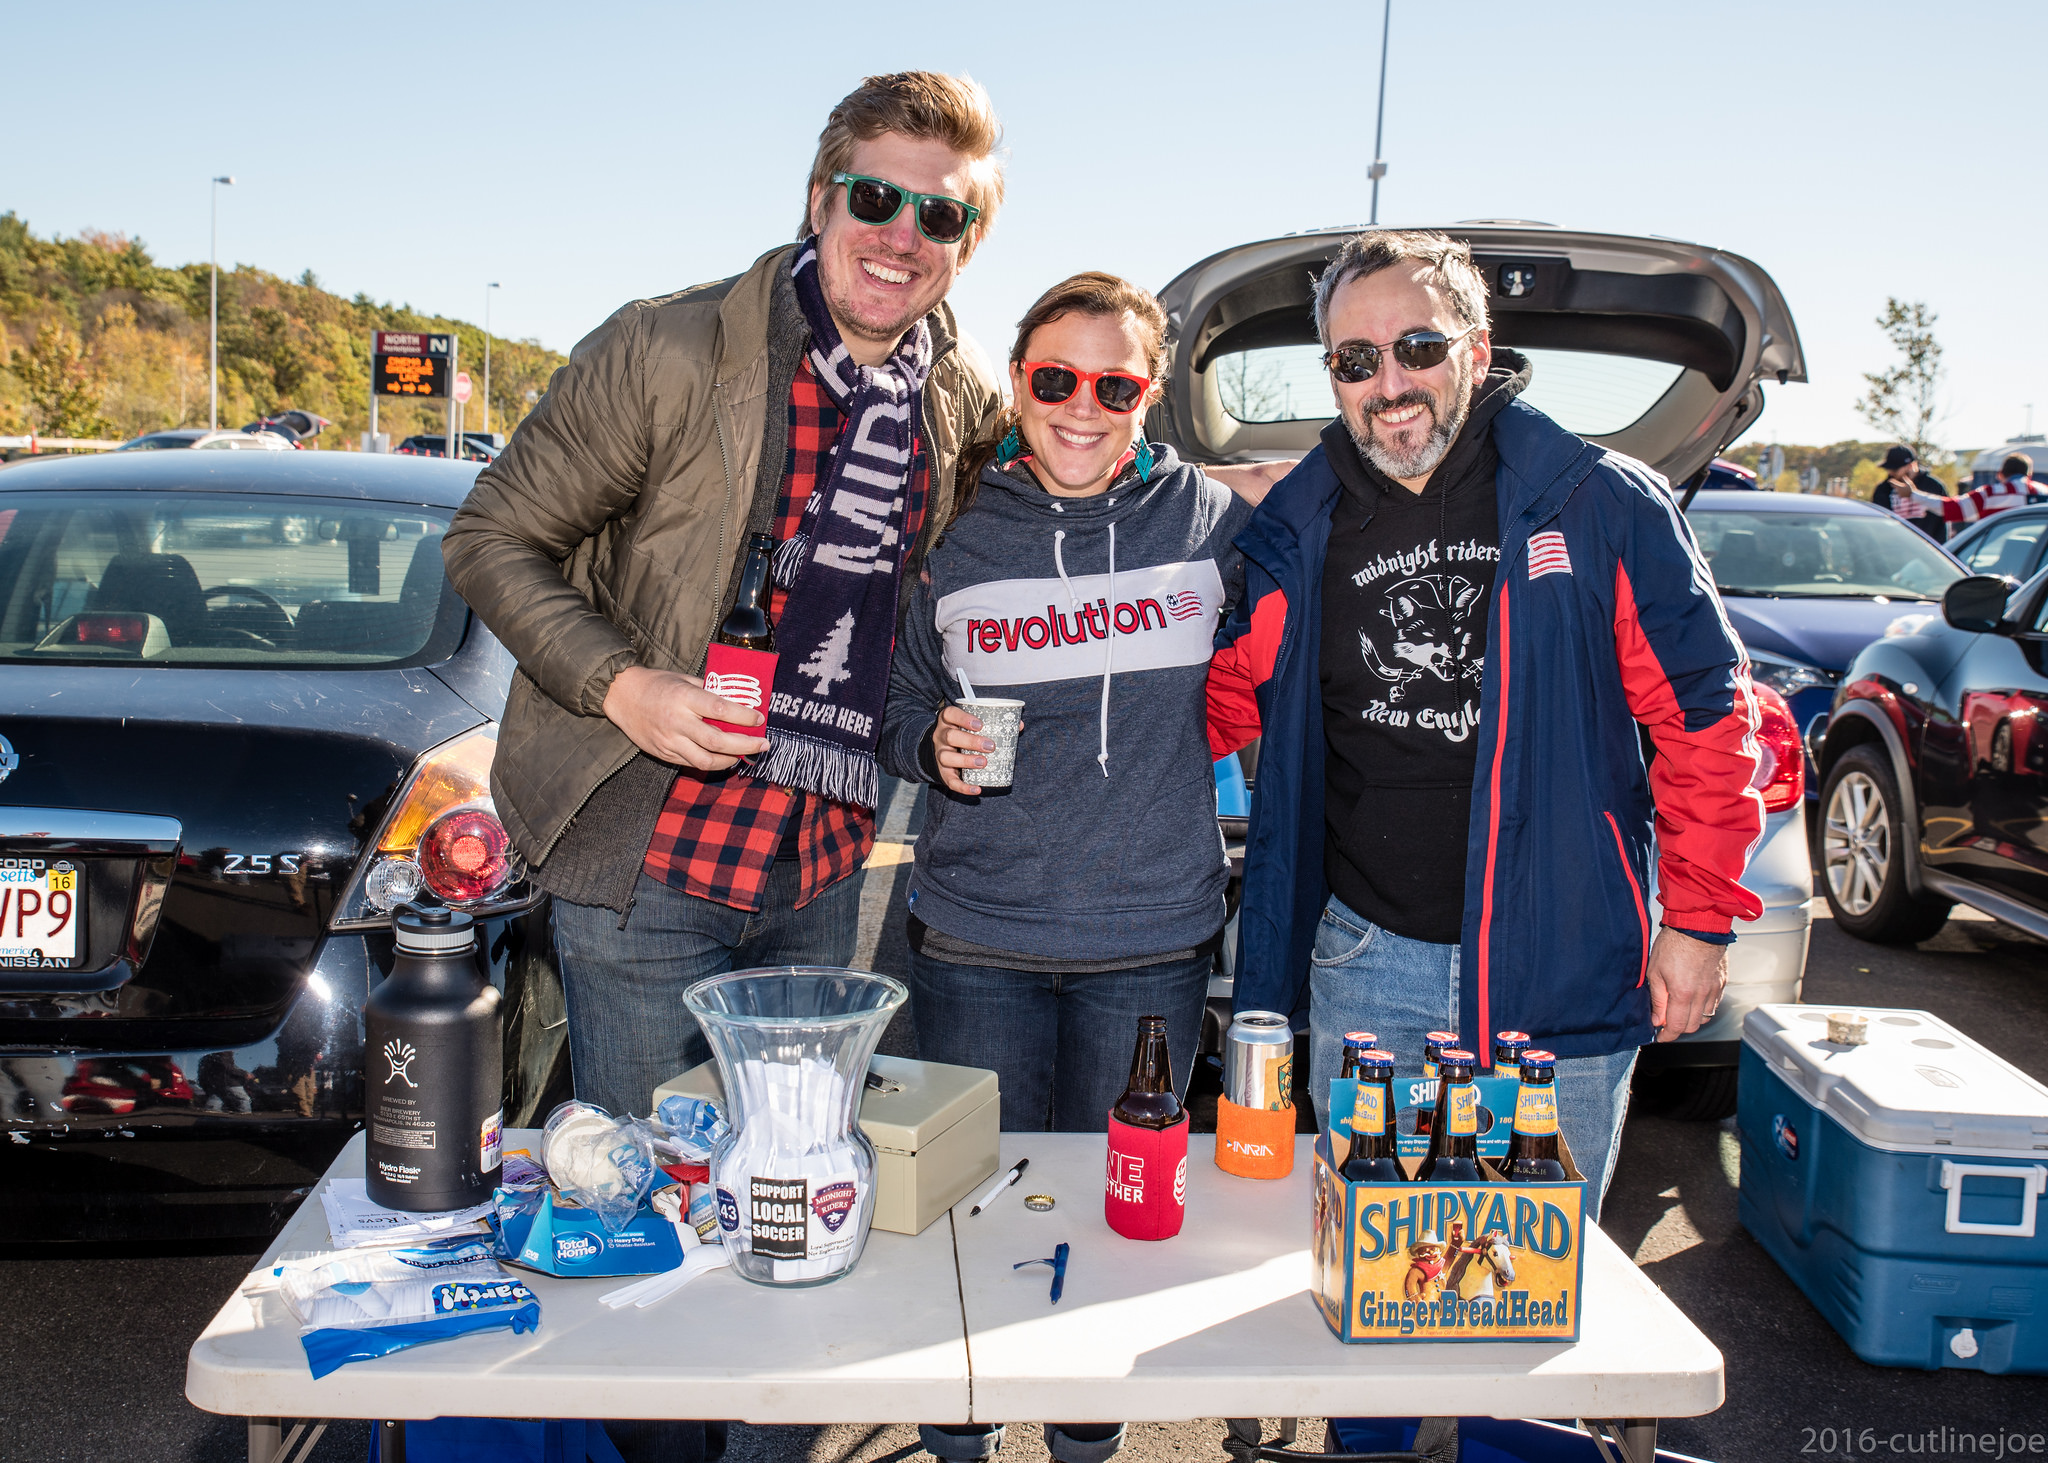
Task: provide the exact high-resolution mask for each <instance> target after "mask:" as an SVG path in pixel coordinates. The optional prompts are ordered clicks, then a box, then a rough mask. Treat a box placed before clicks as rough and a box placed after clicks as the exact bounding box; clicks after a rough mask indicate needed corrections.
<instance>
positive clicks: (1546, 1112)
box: [1515, 1087, 1557, 1138]
mask: <svg viewBox="0 0 2048 1463" xmlns="http://www.w3.org/2000/svg"><path fill="white" fill-rule="evenodd" d="M1515 1131H1516V1132H1517V1133H1527V1134H1528V1135H1529V1136H1530V1137H1532V1138H1539V1137H1544V1136H1546V1135H1548V1134H1551V1133H1555V1132H1556V1131H1557V1089H1556V1088H1554V1087H1524V1088H1523V1089H1522V1090H1521V1091H1520V1092H1519V1093H1517V1094H1516V1095H1515Z"/></svg>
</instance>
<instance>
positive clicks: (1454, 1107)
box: [1444, 1082, 1479, 1138]
mask: <svg viewBox="0 0 2048 1463" xmlns="http://www.w3.org/2000/svg"><path fill="white" fill-rule="evenodd" d="M1444 1131H1445V1132H1447V1133H1453V1134H1456V1135H1457V1136H1458V1137H1461V1138H1463V1137H1468V1136H1469V1137H1477V1136H1478V1134H1479V1089H1478V1088H1477V1087H1474V1086H1473V1085H1472V1084H1471V1083H1469V1082H1461V1083H1459V1084H1458V1085H1457V1086H1455V1087H1452V1088H1451V1089H1450V1117H1449V1119H1448V1120H1447V1125H1446V1126H1445V1128H1444Z"/></svg>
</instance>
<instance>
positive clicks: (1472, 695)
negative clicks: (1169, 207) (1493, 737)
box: [1321, 351, 1529, 945]
mask: <svg viewBox="0 0 2048 1463" xmlns="http://www.w3.org/2000/svg"><path fill="white" fill-rule="evenodd" d="M1494 360H1495V369H1494V370H1493V371H1492V372H1491V373H1490V374H1489V375H1488V376H1487V378H1486V380H1485V381H1484V382H1483V383H1481V385H1480V386H1479V388H1478V389H1477V390H1476V391H1475V392H1474V395H1473V401H1472V410H1471V414H1470V416H1469V417H1468V419H1467V421H1466V423H1465V427H1464V429H1463V430H1462V431H1461V432H1459V434H1458V438H1457V440H1456V441H1455V442H1453V443H1452V444H1451V450H1450V451H1449V452H1448V453H1447V454H1445V457H1444V460H1443V462H1442V463H1441V464H1439V465H1438V467H1437V470H1436V471H1435V472H1434V473H1433V474H1431V475H1430V479H1429V483H1428V485H1427V486H1426V487H1425V488H1424V489H1423V491H1422V492H1420V493H1412V492H1410V491H1409V490H1408V489H1406V488H1404V487H1402V486H1401V485H1400V484H1399V483H1397V482H1394V481H1392V480H1391V479H1389V478H1387V477H1385V476H1383V475H1382V474H1381V473H1380V472H1379V471H1378V470H1377V469H1376V468H1374V467H1373V466H1372V465H1371V464H1370V463H1368V462H1367V461H1365V459H1364V458H1363V457H1361V456H1360V455H1359V452H1358V449H1357V448H1356V447H1355V446H1354V445H1353V444H1352V441H1351V437H1350V435H1349V433H1348V432H1346V430H1345V428H1344V423H1343V421H1342V420H1341V419H1339V420H1337V421H1334V422H1332V423H1331V424H1330V425H1329V427H1328V428H1326V429H1325V430H1324V432H1323V450H1324V451H1325V452H1326V453H1327V454H1328V456H1329V460H1330V465H1331V467H1332V468H1333V469H1334V470H1335V471H1336V474H1337V477H1338V480H1339V481H1340V482H1341V483H1342V484H1343V485H1344V491H1343V493H1342V494H1341V495H1339V497H1338V499H1337V505H1336V507H1335V509H1333V510H1332V513H1331V523H1330V552H1329V557H1328V559H1327V560H1325V563H1324V569H1323V642H1322V660H1321V673H1322V686H1323V730H1324V735H1325V737H1326V738H1327V740H1328V745H1329V757H1328V761H1327V764H1326V773H1325V775H1326V777H1327V793H1326V796H1325V799H1324V810H1325V818H1326V821H1327V826H1328V836H1327V838H1326V840H1325V843H1324V860H1323V861H1324V865H1325V871H1326V873H1327V875H1328V878H1329V882H1330V888H1331V889H1332V890H1333V891H1334V892H1335V893H1336V895H1337V897H1338V898H1339V899H1341V900H1343V901H1344V902H1345V903H1346V904H1347V905H1349V906H1350V907H1351V908H1352V909H1354V910H1356V911H1357V912H1358V913H1359V914H1362V915H1364V916H1365V917H1366V918H1367V919H1369V920H1371V921H1372V922H1373V923H1374V924H1376V925H1379V926H1380V927H1381V928H1383V929H1388V930H1392V931H1393V932H1394V933H1395V934H1397V935H1403V936H1406V937H1407V938H1409V939H1411V940H1427V941H1430V942H1431V943H1433V944H1440V945H1453V944H1456V943H1457V942H1458V937H1459V927H1460V925H1461V924H1462V922H1463V920H1464V911H1465V850H1466V831H1467V826H1468V824H1469V822H1470V817H1471V810H1472V778H1473V767H1474V759H1475V756H1476V752H1475V747H1476V744H1477V738H1476V737H1475V735H1474V732H1475V730H1476V728H1477V726H1478V722H1479V701H1480V683H1481V677H1482V675H1483V674H1484V672H1485V667H1486V616H1487V605H1488V601H1489V600H1490V598H1491V596H1492V591H1493V578H1494V570H1495V567H1496V566H1497V564H1498V562H1499V559H1500V525H1499V509H1498V502H1497V498H1496V494H1495V489H1494V472H1495V469H1496V468H1497V467H1498V466H1499V464H1500V457H1499V454H1498V453H1497V452H1495V450H1494V446H1493V418H1494V416H1495V415H1496V414H1497V413H1498V412H1499V411H1500V409H1501V408H1502V407H1504V406H1506V405H1507V404H1508V402H1510V401H1512V400H1513V399H1514V398H1515V397H1516V396H1517V395H1518V394H1520V392H1521V390H1522V388H1523V387H1525V386H1527V385H1528V382H1529V371H1528V367H1527V366H1526V365H1525V364H1524V363H1523V362H1522V361H1521V359H1520V358H1519V357H1511V356H1510V353H1509V352H1506V351H1496V352H1495V356H1494ZM1504 360H1505V361H1507V362H1508V364H1507V365H1506V366H1505V368H1504V366H1503V362H1504Z"/></svg>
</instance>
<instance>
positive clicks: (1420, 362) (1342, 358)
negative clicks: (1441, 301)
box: [1323, 325, 1479, 386]
mask: <svg viewBox="0 0 2048 1463" xmlns="http://www.w3.org/2000/svg"><path fill="white" fill-rule="evenodd" d="M1478 328H1479V327H1478V326H1476V325H1468V326H1466V327H1465V328H1464V329H1463V330H1461V331H1459V332H1458V333H1457V334H1456V335H1445V334H1444V333H1443V332H1442V331H1441V330H1411V331H1409V332H1408V333H1407V334H1406V335H1404V336H1402V337H1401V338H1400V339H1399V340H1389V341H1382V342H1381V343H1380V344H1378V345H1373V344H1371V343H1370V342H1368V341H1363V340H1347V341H1346V342H1344V344H1342V345H1340V346H1338V347H1337V348H1336V349H1335V350H1333V351H1330V352H1329V353H1328V354H1327V355H1325V356H1324V357H1323V365H1324V366H1325V367H1326V368H1328V370H1329V372H1330V374H1331V375H1332V376H1335V377H1336V378H1337V379H1338V380H1339V381H1342V382H1343V383H1344V384H1345V385H1347V386H1356V385H1357V384H1358V383H1359V382H1361V381H1370V380H1372V378H1373V377H1375V376H1377V375H1378V374H1379V373H1380V352H1382V351H1388V350H1391V351H1392V352H1393V353H1394V359H1395V360H1396V361H1398V362H1400V364H1401V369H1402V370H1404V371H1427V370H1428V369H1429V368H1430V367H1431V366H1441V365H1442V364H1443V363H1444V358H1445V357H1446V356H1448V355H1450V353H1451V347H1452V346H1454V345H1456V344H1457V343H1458V342H1459V341H1461V340H1463V339H1464V338H1465V337H1466V336H1468V335H1470V334H1471V333H1472V332H1473V331H1475V330H1477V329H1478Z"/></svg>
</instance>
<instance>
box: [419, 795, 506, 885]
mask: <svg viewBox="0 0 2048 1463" xmlns="http://www.w3.org/2000/svg"><path fill="white" fill-rule="evenodd" d="M418 858H419V866H420V876H421V877H422V878H423V879H425V880H426V883H427V887H428V888H429V889H431V890H433V891H434V892H435V893H436V894H438V895H440V896H441V898H443V899H445V900H447V901H448V902H449V903H450V904H467V903H473V902H474V901H476V900H479V899H488V898H490V897H491V896H492V895H493V894H495V893H497V892H498V891H499V890H500V889H502V888H503V887H504V886H505V884H506V883H507V882H509V877H510V875H511V872H512V858H513V855H512V840H511V839H510V838H509V837H507V836H506V833H505V825H504V824H503V823H500V822H499V821H498V819H497V816H496V815H495V814H492V813H487V812H485V811H484V810H483V809H482V808H462V809H459V810H458V811H456V812H453V813H450V814H448V815H447V816H446V817H443V818H440V819H438V820H436V821H435V823H434V824H433V826H432V827H430V828H428V829H427V833H426V836H425V837H424V838H422V839H421V840H420V846H419V855H418Z"/></svg>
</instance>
